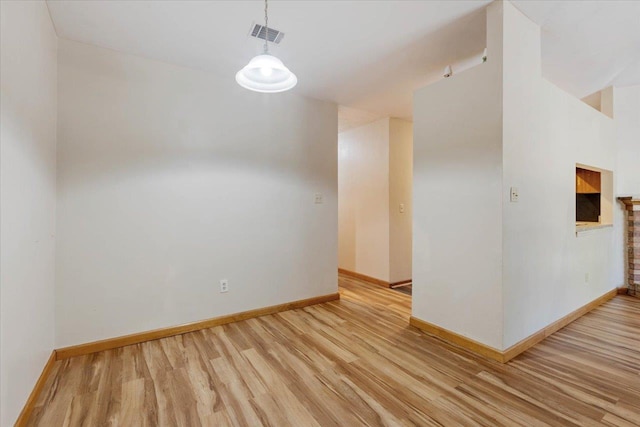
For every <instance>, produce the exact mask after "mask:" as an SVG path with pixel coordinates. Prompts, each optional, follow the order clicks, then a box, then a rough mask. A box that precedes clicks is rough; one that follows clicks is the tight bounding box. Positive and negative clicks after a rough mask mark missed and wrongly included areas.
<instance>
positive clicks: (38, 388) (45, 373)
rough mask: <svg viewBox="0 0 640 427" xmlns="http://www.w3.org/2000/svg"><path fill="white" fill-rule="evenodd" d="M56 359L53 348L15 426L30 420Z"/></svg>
mask: <svg viewBox="0 0 640 427" xmlns="http://www.w3.org/2000/svg"><path fill="white" fill-rule="evenodd" d="M56 360H57V359H56V351H55V350H53V351H52V352H51V356H49V360H47V363H46V364H45V365H44V368H43V369H42V373H40V376H39V377H38V381H36V384H35V386H33V390H31V394H30V395H29V397H28V398H27V402H26V403H25V404H24V407H23V408H22V411H21V412H20V415H18V419H17V420H16V423H15V424H14V427H22V426H26V425H27V422H28V421H29V417H30V416H31V413H32V412H33V408H34V407H35V405H36V401H37V400H38V396H40V393H41V392H42V388H43V387H44V384H45V383H46V382H47V378H49V374H50V373H51V370H52V369H53V365H54V364H55V362H56Z"/></svg>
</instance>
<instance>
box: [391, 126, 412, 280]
mask: <svg viewBox="0 0 640 427" xmlns="http://www.w3.org/2000/svg"><path fill="white" fill-rule="evenodd" d="M412 188H413V123H412V122H408V121H406V120H401V119H396V118H392V119H390V120H389V282H391V283H395V282H400V281H404V280H408V279H411V259H412V256H411V236H412V232H413V229H412V227H413V194H412ZM400 204H402V205H404V212H400Z"/></svg>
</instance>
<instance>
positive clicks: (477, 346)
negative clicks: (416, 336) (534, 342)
mask: <svg viewBox="0 0 640 427" xmlns="http://www.w3.org/2000/svg"><path fill="white" fill-rule="evenodd" d="M409 324H410V325H411V326H414V327H416V328H418V329H420V330H422V331H424V332H426V333H427V334H429V335H433V336H436V337H438V338H442V339H443V340H444V341H447V342H449V343H451V344H455V345H457V346H458V347H462V348H464V349H467V350H469V351H471V352H472V353H475V354H479V355H481V356H484V357H486V358H488V359H493V360H497V361H498V362H502V352H501V351H500V350H498V349H496V348H493V347H490V346H488V345H485V344H482V343H481V342H478V341H474V340H472V339H471V338H467V337H465V336H462V335H460V334H457V333H455V332H453V331H450V330H448V329H445V328H441V327H440V326H437V325H434V324H433V323H429V322H426V321H424V320H421V319H418V318H416V317H413V316H411V317H410V318H409Z"/></svg>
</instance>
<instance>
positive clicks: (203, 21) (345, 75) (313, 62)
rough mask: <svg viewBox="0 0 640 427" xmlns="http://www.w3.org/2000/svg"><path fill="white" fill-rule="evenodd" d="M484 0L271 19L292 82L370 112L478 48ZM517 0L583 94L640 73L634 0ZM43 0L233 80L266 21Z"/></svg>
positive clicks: (245, 7) (121, 37)
mask: <svg viewBox="0 0 640 427" xmlns="http://www.w3.org/2000/svg"><path fill="white" fill-rule="evenodd" d="M488 3H490V1H488V0H477V1H359V0H356V1H346V0H344V1H274V0H271V1H270V2H269V25H270V26H271V27H273V28H276V29H278V30H281V31H283V32H285V34H286V35H285V37H284V39H283V41H282V43H281V44H280V45H279V46H275V47H273V48H272V52H273V53H274V54H275V55H276V56H278V57H279V58H281V59H282V60H283V61H284V63H285V64H286V65H287V66H288V67H289V68H290V69H291V70H292V71H293V72H294V73H296V74H297V76H298V80H299V83H298V86H297V87H296V88H295V89H294V90H295V91H297V92H299V93H301V94H303V95H307V96H310V97H314V98H319V99H325V100H331V101H334V102H336V103H338V104H340V105H344V106H348V107H350V108H354V109H359V110H365V111H368V112H370V113H371V115H370V116H367V115H366V114H362V116H363V117H369V118H370V117H374V116H375V117H382V116H393V117H402V118H411V97H412V92H413V90H414V89H416V88H418V87H420V86H423V85H425V84H427V83H429V82H430V81H433V80H435V79H438V78H440V76H441V74H442V70H443V69H444V67H445V66H446V65H447V64H456V63H461V62H464V61H467V62H468V61H469V60H470V58H474V57H478V56H479V55H480V54H481V52H482V50H483V48H484V44H485V42H484V40H485V16H484V9H485V7H486V5H487V4H488ZM513 3H514V4H515V5H516V7H518V8H519V9H520V10H521V11H522V12H523V13H525V14H526V15H527V16H528V17H529V18H531V19H532V20H533V21H535V22H536V23H538V24H539V25H541V26H542V28H543V39H542V54H543V72H544V74H545V76H546V77H547V78H548V79H549V80H551V81H553V82H554V83H556V84H557V85H558V86H560V87H562V88H563V89H565V90H567V91H569V92H570V93H572V94H574V95H575V96H578V97H584V96H585V95H588V94H590V93H592V92H595V91H597V90H600V89H601V88H603V87H606V86H608V85H610V84H615V85H636V84H640V2H636V1H591V2H584V1H583V2H577V1H532V0H516V1H514V2H513ZM48 6H49V10H50V12H51V17H52V19H53V22H54V25H55V28H56V31H57V33H58V36H59V37H62V38H66V39H70V40H75V41H79V42H83V43H89V44H93V45H97V46H102V47H107V48H110V49H114V50H118V51H121V52H127V53H132V54H136V55H141V56H145V57H148V58H154V59H158V60H161V61H166V62H171V63H175V64H179V65H183V66H186V67H191V68H196V69H201V70H206V71H210V72H212V73H215V74H218V75H220V76H222V77H224V78H228V79H229V80H230V81H233V79H234V76H235V73H236V71H238V70H239V69H240V68H242V67H243V66H244V65H245V64H246V63H247V62H248V61H249V59H250V58H251V57H252V56H254V55H256V54H257V53H259V52H260V51H261V43H260V42H259V41H258V40H256V39H253V38H250V37H248V35H247V34H248V32H249V29H250V27H251V24H252V22H256V23H262V22H263V20H264V9H263V7H264V4H263V2H262V1H75V0H72V1H52V0H49V1H48ZM351 113H353V111H352V112H351ZM358 114H359V113H358ZM358 114H351V115H350V117H355V116H357V115H358ZM367 120H368V119H367Z"/></svg>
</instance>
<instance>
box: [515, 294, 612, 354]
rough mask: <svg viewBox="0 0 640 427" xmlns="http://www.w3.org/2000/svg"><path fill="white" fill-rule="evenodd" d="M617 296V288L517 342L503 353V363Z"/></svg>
mask: <svg viewBox="0 0 640 427" xmlns="http://www.w3.org/2000/svg"><path fill="white" fill-rule="evenodd" d="M617 294H618V289H617V288H616V289H612V290H610V291H609V292H607V293H605V294H604V295H601V296H599V297H598V298H596V299H594V300H593V301H591V302H590V303H587V304H585V305H583V306H582V307H580V308H579V309H577V310H574V311H572V312H571V313H569V314H567V315H566V316H564V317H563V318H561V319H559V320H556V321H555V322H553V323H552V324H550V325H549V326H546V327H545V328H543V329H541V330H539V331H538V332H536V333H534V334H532V335H530V336H529V337H527V338H525V339H523V340H522V341H520V342H517V343H516V344H514V345H512V346H511V347H509V348H508V349H506V350H505V351H504V352H503V354H504V356H503V357H504V360H503V362H508V361H509V360H511V359H513V358H514V357H516V356H517V355H519V354H520V353H523V352H524V351H525V350H527V349H529V348H531V347H533V346H534V345H536V344H538V343H539V342H540V341H542V340H543V339H545V338H547V337H548V336H549V335H551V334H553V333H555V332H557V331H559V330H560V329H562V328H564V327H565V326H567V325H568V324H569V323H571V322H573V321H574V320H576V319H578V318H580V317H582V316H584V315H585V314H587V313H588V312H590V311H591V310H593V309H594V308H596V307H598V306H600V305H602V304H604V303H605V302H607V301H609V300H610V299H612V298H613V297H615V296H616V295H617Z"/></svg>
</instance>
